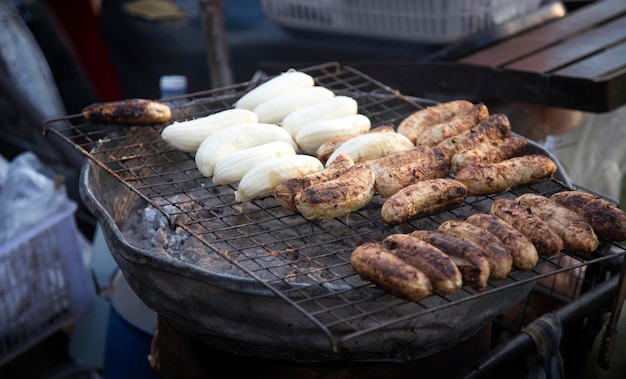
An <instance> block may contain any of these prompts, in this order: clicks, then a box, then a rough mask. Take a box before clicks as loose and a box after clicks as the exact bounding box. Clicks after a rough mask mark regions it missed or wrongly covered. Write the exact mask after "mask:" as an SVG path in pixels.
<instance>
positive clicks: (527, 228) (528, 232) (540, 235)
mask: <svg viewBox="0 0 626 379" xmlns="http://www.w3.org/2000/svg"><path fill="white" fill-rule="evenodd" d="M490 213H491V214H493V215H495V216H498V217H500V218H501V219H503V220H504V221H506V222H507V223H508V224H510V225H511V226H513V227H514V228H515V229H517V230H519V231H520V232H521V233H522V234H523V235H525V236H526V237H527V238H528V239H529V240H530V241H531V242H532V243H533V245H535V249H537V253H538V254H539V255H543V256H546V257H550V256H553V255H556V254H558V253H559V252H560V251H561V250H562V249H563V247H564V244H563V239H562V238H561V237H560V236H559V235H558V234H557V233H556V232H555V231H554V230H552V229H551V228H550V227H549V226H548V224H546V223H545V222H544V221H543V220H542V219H540V218H539V217H537V216H535V215H534V214H532V213H530V212H529V211H528V209H527V208H526V207H524V206H523V205H521V204H519V203H517V202H516V201H515V200H514V199H497V200H494V201H493V203H491V212H490Z"/></svg>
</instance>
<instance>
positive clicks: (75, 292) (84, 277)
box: [0, 200, 95, 366]
mask: <svg viewBox="0 0 626 379" xmlns="http://www.w3.org/2000/svg"><path fill="white" fill-rule="evenodd" d="M75 211H76V204H75V203H74V202H72V201H70V200H67V201H66V202H65V203H64V204H63V206H62V207H61V209H60V210H59V211H58V212H56V213H55V214H54V215H53V216H51V217H49V218H47V219H46V220H45V221H44V222H41V223H39V224H37V225H34V226H32V227H30V228H29V229H28V230H26V231H24V232H22V233H20V234H19V235H17V236H15V237H13V238H11V239H9V240H8V241H6V242H5V243H3V244H0V366H1V365H3V364H4V363H6V362H8V361H9V360H11V359H13V358H14V357H16V356H17V355H19V354H21V353H22V352H24V351H26V350H27V349H28V348H30V347H32V346H34V345H35V344H36V343H38V342H40V341H42V340H43V339H45V338H46V337H47V336H49V335H50V334H52V333H53V332H55V331H57V330H59V329H60V328H62V327H64V326H67V325H69V324H71V323H73V322H74V321H76V320H77V319H78V318H79V317H81V316H83V315H85V314H86V313H87V312H88V311H89V310H90V309H91V306H92V305H93V302H94V300H95V288H94V284H93V282H92V281H91V278H90V276H89V274H88V271H87V270H86V268H85V266H84V264H83V258H82V255H81V249H80V242H79V239H78V229H77V227H76V222H75V220H74V212H75Z"/></svg>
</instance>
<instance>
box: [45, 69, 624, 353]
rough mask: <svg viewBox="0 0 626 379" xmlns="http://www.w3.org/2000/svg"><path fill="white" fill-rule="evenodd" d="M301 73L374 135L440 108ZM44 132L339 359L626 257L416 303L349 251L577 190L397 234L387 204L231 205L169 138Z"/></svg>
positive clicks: (343, 76) (226, 92)
mask: <svg viewBox="0 0 626 379" xmlns="http://www.w3.org/2000/svg"><path fill="white" fill-rule="evenodd" d="M304 71H307V72H308V73H310V74H311V75H312V76H314V77H315V78H316V81H317V84H319V85H323V86H325V87H327V88H330V89H332V90H333V91H334V92H335V93H336V94H342V95H348V96H351V97H353V98H355V99H356V100H357V101H358V103H359V109H360V112H361V113H363V114H365V115H366V116H368V117H369V118H370V119H371V120H372V126H373V127H375V126H379V125H383V124H394V125H397V124H398V123H399V121H400V120H401V119H403V118H404V117H406V116H407V115H409V114H410V113H412V112H414V111H415V110H417V109H419V108H421V107H423V106H426V105H430V104H433V102H432V101H429V100H425V99H415V98H407V97H404V96H403V95H401V94H399V93H397V92H396V91H394V90H392V89H390V88H388V87H386V86H385V85H383V84H381V83H379V82H377V81H375V80H373V79H372V78H370V77H368V76H366V75H364V74H362V73H360V72H358V71H355V70H353V69H351V68H349V67H345V66H340V65H338V64H334V63H330V64H325V65H320V66H315V67H311V68H309V69H306V70H304ZM252 86H254V83H243V84H240V85H235V86H231V87H226V88H221V89H216V90H212V91H206V92H201V93H195V94H190V95H187V96H182V97H178V98H173V99H171V103H172V104H173V106H172V109H173V117H174V119H175V120H183V119H188V118H193V117H198V116H204V115H207V114H209V113H213V112H216V111H219V110H222V109H226V108H229V107H232V104H233V103H234V102H235V100H236V99H238V98H239V97H240V96H241V95H242V94H243V93H245V92H246V91H247V90H249V89H250V88H251V87H252ZM44 126H45V128H46V130H47V131H49V132H52V133H54V134H56V135H58V136H60V137H61V138H63V139H65V140H66V141H67V142H69V143H70V144H72V145H73V146H75V147H76V148H78V149H79V150H80V151H81V152H82V153H83V154H85V155H86V156H87V157H88V158H89V159H90V160H91V161H92V162H93V163H94V164H96V165H97V166H99V167H101V168H102V169H104V170H106V171H107V172H108V173H110V174H111V175H113V176H114V177H115V178H116V179H117V180H119V182H120V183H122V184H124V185H126V186H127V187H128V188H130V189H131V190H132V191H134V192H135V193H136V194H137V195H139V196H140V197H141V198H143V199H144V200H145V201H147V202H148V203H149V204H150V205H152V206H153V207H155V208H156V209H158V210H159V211H161V212H162V213H163V215H164V216H165V217H166V218H167V219H168V222H169V223H170V226H171V228H172V230H175V229H176V228H181V229H182V230H184V231H185V232H186V233H188V234H189V235H190V236H193V239H194V240H196V241H197V242H198V243H200V244H202V245H204V246H206V248H207V249H205V252H204V253H203V254H206V255H207V256H209V255H210V256H211V258H212V259H214V260H218V261H221V265H219V267H228V268H230V269H234V270H233V271H237V272H238V274H239V275H241V276H242V277H246V278H248V279H250V278H251V279H254V280H255V281H256V282H258V283H260V284H261V285H262V286H263V287H264V288H265V289H266V290H267V291H268V293H270V294H272V295H274V296H278V297H281V298H283V299H284V300H285V301H287V302H288V303H289V304H290V305H292V306H293V307H295V308H296V309H298V310H299V311H300V312H301V313H302V315H303V316H304V317H306V318H308V319H309V320H310V321H312V322H313V323H315V324H316V325H317V326H319V327H320V329H321V330H322V331H323V332H324V333H326V334H327V335H328V337H329V338H330V340H331V344H332V346H333V349H334V350H337V349H339V347H340V346H341V345H342V344H343V343H345V342H346V341H348V340H350V339H352V338H354V337H356V336H359V335H363V334H366V333H369V332H371V331H373V330H378V329H382V328H385V327H388V326H390V325H394V324H398V323H402V322H405V321H407V320H409V319H413V318H416V317H419V316H422V315H425V314H428V313H436V312H438V311H441V310H443V309H444V308H448V307H451V306H457V305H460V304H464V303H467V302H471V301H474V300H475V299H476V298H479V297H483V296H488V295H495V296H499V294H502V296H506V292H507V291H509V290H511V289H513V288H515V287H519V286H521V285H523V284H530V287H528V288H529V290H530V288H531V287H532V283H534V282H535V281H537V280H538V279H540V278H543V277H547V276H550V275H554V274H556V273H559V272H563V271H567V270H571V269H574V268H577V267H582V266H586V265H589V264H592V263H595V262H598V261H602V260H606V259H610V258H612V257H614V256H617V255H621V254H624V249H623V248H621V247H619V246H618V245H615V244H610V243H608V242H603V243H602V245H601V247H600V248H599V249H598V251H597V252H594V253H593V254H587V255H585V256H580V255H577V254H575V253H571V252H567V251H564V252H563V253H562V254H560V255H558V256H555V257H550V258H541V259H540V262H539V264H538V265H537V266H536V268H535V269H534V270H531V271H515V270H514V271H513V272H511V274H510V276H509V277H508V278H507V279H505V280H499V281H491V282H490V284H489V286H488V288H487V289H486V290H485V291H484V292H482V293H480V294H479V293H476V292H475V291H473V290H472V289H471V288H469V287H467V286H465V287H463V288H462V289H461V290H460V291H459V292H457V293H455V294H453V295H448V296H441V295H433V296H430V297H429V298H427V299H424V300H423V301H420V302H417V303H416V302H407V301H404V300H402V299H399V298H395V297H393V296H390V295H388V294H385V293H383V292H381V291H379V290H378V289H376V288H375V287H374V286H373V285H372V284H371V283H369V282H365V281H362V280H360V278H358V276H357V275H356V274H355V273H354V271H353V270H352V268H351V266H350V262H349V256H350V253H351V251H352V250H353V249H355V248H356V247H357V246H359V245H360V244H362V243H363V242H366V241H375V242H378V241H381V240H382V239H383V238H384V237H385V236H387V235H389V234H392V233H404V232H410V231H412V230H415V229H435V228H436V227H437V226H438V225H439V224H440V223H442V222H443V221H445V220H449V219H464V218H466V217H467V216H469V215H471V214H473V213H477V212H488V211H489V209H490V206H491V202H492V201H493V200H494V199H496V198H500V197H515V196H518V195H520V194H522V193H526V192H534V193H538V194H544V195H549V194H551V193H554V192H557V191H561V190H564V189H568V188H569V187H568V184H566V183H562V182H560V181H558V180H553V181H549V182H545V183H540V184H536V185H532V186H527V187H524V188H517V189H514V190H512V191H509V192H507V193H504V194H499V195H495V196H481V197H470V198H468V199H467V201H466V202H465V203H464V204H463V205H462V206H460V207H458V208H456V209H454V210H451V211H447V212H443V213H440V214H436V215H434V216H431V217H425V218H421V219H418V220H415V221H412V222H409V223H406V224H402V225H399V226H395V227H389V226H387V225H385V224H384V223H383V222H382V218H381V216H380V206H381V204H382V199H380V198H378V197H374V199H373V200H372V202H371V203H370V204H369V205H368V206H366V207H365V208H363V209H361V210H359V211H358V212H355V213H352V214H350V215H349V216H348V217H345V218H340V219H332V220H327V221H323V222H312V221H308V220H306V219H304V218H303V217H301V216H300V215H298V214H296V213H293V212H291V211H289V210H287V209H284V208H282V207H280V206H278V205H277V204H276V202H275V201H274V199H273V198H264V199H259V200H257V201H253V202H249V203H239V202H236V201H235V200H234V194H233V191H234V190H235V189H236V186H215V185H213V184H212V182H211V179H210V178H205V177H203V176H202V175H201V174H200V172H199V171H198V170H197V169H196V167H195V162H194V160H193V157H192V156H191V155H189V154H186V153H182V152H180V151H176V150H173V149H172V148H171V147H169V146H168V145H167V144H166V143H164V142H163V141H162V140H161V139H160V131H161V130H162V126H160V127H130V128H122V127H109V126H106V127H105V126H100V125H91V124H89V123H87V122H86V121H85V119H84V118H83V117H82V116H81V115H73V116H68V117H66V118H63V119H56V120H49V121H47V122H46V124H45V125H44ZM609 252H610V253H609ZM203 254H194V255H192V256H181V257H178V258H175V257H171V259H183V260H184V261H185V262H186V263H188V264H190V265H197V266H201V265H202V263H203V262H204V260H205V259H206V258H207V257H206V256H203ZM565 254H566V255H570V256H572V257H573V258H574V263H572V262H571V261H570V262H569V263H568V264H567V265H566V266H563V265H562V263H561V260H560V257H561V256H562V255H565ZM215 267H217V265H216V266H215ZM203 269H204V267H203ZM207 269H216V270H217V268H207ZM229 274H231V272H229Z"/></svg>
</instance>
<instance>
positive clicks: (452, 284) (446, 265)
mask: <svg viewBox="0 0 626 379" xmlns="http://www.w3.org/2000/svg"><path fill="white" fill-rule="evenodd" d="M382 245H383V247H384V248H385V249H387V251H389V252H391V253H392V254H394V255H395V256H397V257H399V258H400V259H402V260H403V261H404V262H405V263H407V264H409V265H411V266H413V267H415V268H417V269H418V270H420V271H421V272H423V273H424V274H426V276H427V277H428V279H429V280H430V283H431V285H432V287H433V291H435V292H437V293H440V294H442V295H447V294H451V293H455V292H456V291H458V290H459V289H460V288H461V286H462V285H463V280H462V277H461V272H460V271H459V269H458V268H457V267H456V265H455V264H454V262H452V260H451V259H450V257H449V256H448V255H446V254H445V253H444V252H442V251H441V250H439V249H438V248H436V247H435V246H433V245H431V244H429V243H426V242H424V241H422V240H420V239H418V238H415V237H411V236H410V235H408V234H392V235H390V236H388V237H386V238H385V239H384V240H383V241H382Z"/></svg>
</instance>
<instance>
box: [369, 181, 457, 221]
mask: <svg viewBox="0 0 626 379" xmlns="http://www.w3.org/2000/svg"><path fill="white" fill-rule="evenodd" d="M467 194H468V191H467V187H466V186H465V185H464V184H463V183H460V182H458V181H456V180H454V179H448V178H442V179H429V180H422V181H420V182H417V183H415V184H412V185H410V186H408V187H405V188H403V189H401V190H400V191H398V192H396V193H395V194H393V195H392V196H390V197H389V198H387V200H385V202H384V203H383V205H382V208H381V215H382V217H383V221H384V222H385V223H387V224H388V225H396V224H400V223H402V222H405V221H409V220H412V219H415V218H418V217H423V216H426V215H432V214H435V213H437V212H441V211H445V210H449V209H452V208H455V207H457V206H459V205H460V204H461V203H463V201H464V200H465V198H467Z"/></svg>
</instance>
